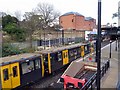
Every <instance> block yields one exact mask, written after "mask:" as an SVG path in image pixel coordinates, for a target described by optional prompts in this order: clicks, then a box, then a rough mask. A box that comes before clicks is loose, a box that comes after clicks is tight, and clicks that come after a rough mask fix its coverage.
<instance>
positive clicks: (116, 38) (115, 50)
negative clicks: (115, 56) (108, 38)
mask: <svg viewBox="0 0 120 90" xmlns="http://www.w3.org/2000/svg"><path fill="white" fill-rule="evenodd" d="M115 51H117V38H116V47H115Z"/></svg>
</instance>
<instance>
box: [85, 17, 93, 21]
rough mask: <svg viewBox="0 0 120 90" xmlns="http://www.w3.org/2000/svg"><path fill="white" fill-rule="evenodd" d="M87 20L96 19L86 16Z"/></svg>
mask: <svg viewBox="0 0 120 90" xmlns="http://www.w3.org/2000/svg"><path fill="white" fill-rule="evenodd" d="M85 20H94V18H92V17H85Z"/></svg>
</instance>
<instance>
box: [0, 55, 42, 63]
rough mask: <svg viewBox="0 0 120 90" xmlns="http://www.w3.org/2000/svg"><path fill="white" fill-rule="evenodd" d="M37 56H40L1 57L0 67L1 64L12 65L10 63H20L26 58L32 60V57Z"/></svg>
mask: <svg viewBox="0 0 120 90" xmlns="http://www.w3.org/2000/svg"><path fill="white" fill-rule="evenodd" d="M37 56H40V54H36V53H24V54H18V55H12V56H7V57H2V58H0V65H1V64H7V63H12V62H18V61H21V60H25V59H27V58H33V57H37Z"/></svg>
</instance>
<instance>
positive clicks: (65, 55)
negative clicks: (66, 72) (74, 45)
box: [62, 50, 69, 65]
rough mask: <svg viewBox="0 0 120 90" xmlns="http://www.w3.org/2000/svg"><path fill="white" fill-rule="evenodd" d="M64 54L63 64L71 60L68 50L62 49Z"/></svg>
mask: <svg viewBox="0 0 120 90" xmlns="http://www.w3.org/2000/svg"><path fill="white" fill-rule="evenodd" d="M62 55H63V65H65V64H67V63H69V61H68V50H64V51H62Z"/></svg>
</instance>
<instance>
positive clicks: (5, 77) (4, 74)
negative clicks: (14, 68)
mask: <svg viewBox="0 0 120 90" xmlns="http://www.w3.org/2000/svg"><path fill="white" fill-rule="evenodd" d="M3 79H4V81H6V80H8V79H9V73H8V69H7V68H6V69H4V70H3Z"/></svg>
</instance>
